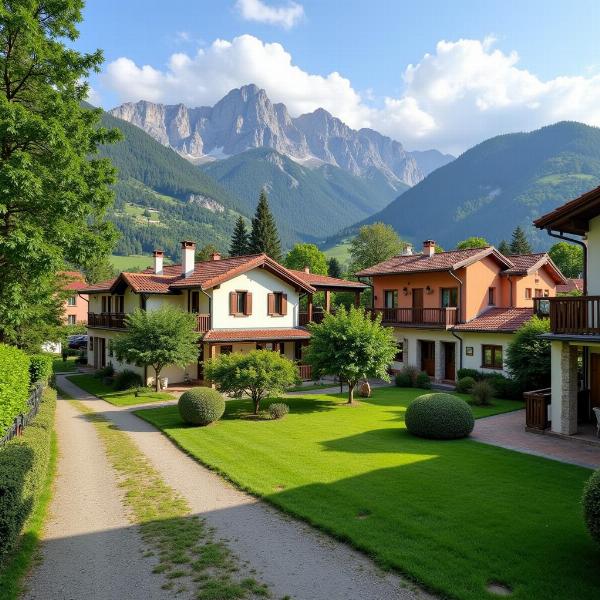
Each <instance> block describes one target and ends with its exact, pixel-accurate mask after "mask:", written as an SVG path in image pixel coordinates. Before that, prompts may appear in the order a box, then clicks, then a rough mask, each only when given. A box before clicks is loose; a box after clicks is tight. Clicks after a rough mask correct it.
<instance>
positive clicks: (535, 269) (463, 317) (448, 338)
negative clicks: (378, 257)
mask: <svg viewBox="0 0 600 600" xmlns="http://www.w3.org/2000/svg"><path fill="white" fill-rule="evenodd" d="M357 275H358V276H359V278H360V279H364V278H368V280H369V281H370V283H371V285H372V287H373V307H372V311H373V312H374V313H375V314H380V315H381V316H382V323H383V324H384V325H389V326H392V327H393V328H394V331H395V334H396V338H397V340H398V354H397V356H396V360H395V361H394V362H393V363H392V365H391V366H392V369H393V370H398V369H400V368H401V367H402V365H405V364H410V365H416V366H417V367H418V368H420V369H421V370H423V371H425V372H426V373H427V374H428V375H429V376H430V377H432V378H434V379H435V380H437V381H454V380H455V379H456V372H457V370H458V369H460V368H472V369H478V370H482V371H487V372H497V373H502V374H506V369H505V362H504V359H505V356H506V348H507V346H508V344H509V343H510V341H511V336H512V334H513V333H514V332H515V331H516V330H517V329H518V328H519V327H520V326H521V325H522V324H523V323H525V322H526V321H527V320H528V319H530V318H531V317H532V315H533V307H534V302H535V299H536V298H551V297H554V296H555V295H556V285H557V284H564V283H565V278H564V277H563V275H562V274H561V272H560V271H559V269H558V268H557V267H556V265H555V264H554V263H553V262H552V260H551V259H550V257H549V256H548V255H547V254H545V253H539V254H526V255H517V256H504V255H503V254H501V253H500V252H499V251H498V250H497V249H496V248H494V247H493V246H489V247H487V248H473V249H466V250H454V251H451V252H440V253H436V252H435V242H434V241H433V240H426V241H425V242H423V250H422V252H421V253H420V254H413V253H412V250H411V249H410V248H409V249H408V251H407V252H405V254H403V255H401V256H394V257H393V258H390V259H389V260H386V261H384V262H382V263H379V264H377V265H374V266H372V267H369V268H368V269H364V270H363V271H360V272H359V273H357Z"/></svg>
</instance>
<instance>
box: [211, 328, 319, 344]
mask: <svg viewBox="0 0 600 600" xmlns="http://www.w3.org/2000/svg"><path fill="white" fill-rule="evenodd" d="M308 339H310V333H309V332H308V331H306V329H298V328H295V327H290V328H289V329H211V330H210V331H207V332H206V333H205V334H204V338H203V340H204V341H205V342H260V341H268V342H277V341H281V340H308Z"/></svg>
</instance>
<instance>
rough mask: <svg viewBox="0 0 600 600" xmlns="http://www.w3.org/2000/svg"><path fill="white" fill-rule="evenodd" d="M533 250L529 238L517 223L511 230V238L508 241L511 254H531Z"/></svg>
mask: <svg viewBox="0 0 600 600" xmlns="http://www.w3.org/2000/svg"><path fill="white" fill-rule="evenodd" d="M532 252H533V250H532V249H531V245H530V244H529V240H528V239H527V236H526V235H525V232H524V231H523V229H522V228H521V226H520V225H517V227H516V229H515V230H514V231H513V234H512V240H511V242H510V253H511V254H531V253H532Z"/></svg>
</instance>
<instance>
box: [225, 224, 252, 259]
mask: <svg viewBox="0 0 600 600" xmlns="http://www.w3.org/2000/svg"><path fill="white" fill-rule="evenodd" d="M248 242H249V240H248V230H247V229H246V221H244V217H241V216H240V217H238V220H237V221H236V223H235V229H234V230H233V235H232V236H231V245H230V246H229V256H244V255H245V254H248Z"/></svg>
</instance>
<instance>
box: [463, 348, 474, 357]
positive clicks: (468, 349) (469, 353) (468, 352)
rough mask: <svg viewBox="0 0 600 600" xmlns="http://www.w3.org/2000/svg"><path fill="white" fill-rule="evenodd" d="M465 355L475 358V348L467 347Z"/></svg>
mask: <svg viewBox="0 0 600 600" xmlns="http://www.w3.org/2000/svg"><path fill="white" fill-rule="evenodd" d="M465 354H466V355H467V356H473V346H467V347H466V348H465Z"/></svg>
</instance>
